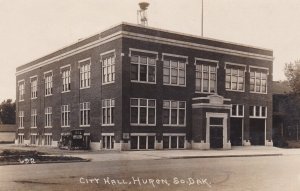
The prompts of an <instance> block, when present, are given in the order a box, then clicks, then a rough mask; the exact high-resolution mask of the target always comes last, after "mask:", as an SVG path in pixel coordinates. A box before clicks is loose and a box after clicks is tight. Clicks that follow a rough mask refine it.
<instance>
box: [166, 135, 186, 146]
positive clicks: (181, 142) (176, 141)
mask: <svg viewBox="0 0 300 191" xmlns="http://www.w3.org/2000/svg"><path fill="white" fill-rule="evenodd" d="M163 148H164V149H184V148H185V136H176V135H175V136H173V135H172V136H163Z"/></svg>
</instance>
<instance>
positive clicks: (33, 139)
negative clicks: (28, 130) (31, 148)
mask: <svg viewBox="0 0 300 191" xmlns="http://www.w3.org/2000/svg"><path fill="white" fill-rule="evenodd" d="M30 144H31V145H36V144H37V135H36V134H30Z"/></svg>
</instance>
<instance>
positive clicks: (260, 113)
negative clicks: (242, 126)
mask: <svg viewBox="0 0 300 191" xmlns="http://www.w3.org/2000/svg"><path fill="white" fill-rule="evenodd" d="M249 115H250V117H251V118H266V117H267V107H265V106H250V107H249Z"/></svg>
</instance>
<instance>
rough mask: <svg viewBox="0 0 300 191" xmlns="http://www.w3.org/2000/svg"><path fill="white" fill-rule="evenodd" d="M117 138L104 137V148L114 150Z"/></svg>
mask: <svg viewBox="0 0 300 191" xmlns="http://www.w3.org/2000/svg"><path fill="white" fill-rule="evenodd" d="M114 143H115V137H114V136H102V148H103V149H114Z"/></svg>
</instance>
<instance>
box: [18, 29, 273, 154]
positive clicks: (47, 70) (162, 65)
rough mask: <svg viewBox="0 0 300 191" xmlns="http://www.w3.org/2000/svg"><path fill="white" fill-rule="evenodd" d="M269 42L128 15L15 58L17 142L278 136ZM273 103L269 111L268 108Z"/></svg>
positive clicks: (193, 144)
mask: <svg viewBox="0 0 300 191" xmlns="http://www.w3.org/2000/svg"><path fill="white" fill-rule="evenodd" d="M272 64H273V52H272V50H267V49H262V48H257V47H252V46H245V45H241V44H235V43H229V42H224V41H220V40H215V39H209V38H202V37H198V36H192V35H187V34H181V33H176V32H172V31H166V30H161V29H156V28H150V27H144V26H139V25H133V24H128V23H122V24H120V25H117V26H115V27H112V28H110V29H108V30H105V31H103V32H101V33H99V34H96V35H93V36H91V37H88V38H86V39H84V40H81V41H79V42H77V43H74V44H72V45H70V46H67V47H65V48H62V49H60V50H58V51H55V52H53V53H51V54H49V55H47V56H44V57H42V58H39V59H37V60H35V61H32V62H30V63H28V64H25V65H22V66H20V67H18V68H17V71H16V78H17V84H16V87H17V119H18V120H17V124H18V130H17V133H16V138H17V139H16V140H17V141H16V143H19V144H34V145H49V146H56V145H57V141H59V140H60V137H61V135H63V134H64V133H67V132H69V131H70V130H71V129H79V128H80V129H84V130H85V138H86V142H87V143H89V145H90V147H91V148H92V149H117V150H128V149H184V148H186V149H190V148H192V149H210V148H224V149H230V148H231V146H232V145H272V112H271V111H272V95H271V92H270V91H269V90H270V89H271V82H272V67H273V66H272ZM268 111H270V112H268Z"/></svg>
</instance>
